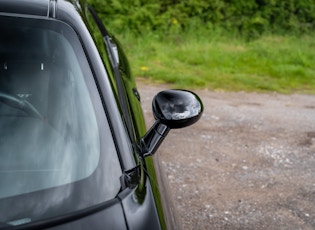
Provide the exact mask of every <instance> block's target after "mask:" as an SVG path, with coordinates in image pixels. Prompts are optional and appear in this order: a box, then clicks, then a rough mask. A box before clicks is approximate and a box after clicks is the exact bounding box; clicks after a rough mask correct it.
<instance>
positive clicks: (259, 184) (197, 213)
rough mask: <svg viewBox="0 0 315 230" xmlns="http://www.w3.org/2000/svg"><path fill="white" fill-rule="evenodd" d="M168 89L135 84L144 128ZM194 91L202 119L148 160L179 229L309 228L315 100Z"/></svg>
mask: <svg viewBox="0 0 315 230" xmlns="http://www.w3.org/2000/svg"><path fill="white" fill-rule="evenodd" d="M166 88H168V86H165V85H164V86H161V85H154V86H153V85H148V84H145V83H143V82H138V89H139V91H140V94H141V99H142V104H143V108H144V113H145V116H146V121H147V124H148V127H149V126H151V125H152V124H153V122H154V120H153V116H152V112H151V101H152V98H153V97H154V95H156V94H157V93H158V92H159V91H161V90H163V89H166ZM196 92H197V93H198V94H199V96H200V97H201V99H202V100H203V103H204V107H205V110H204V114H203V116H202V118H201V120H200V121H199V122H198V123H196V124H194V125H193V126H191V127H188V128H184V129H180V130H171V132H170V133H169V135H168V137H167V138H166V140H165V141H164V142H163V143H162V145H161V147H160V149H159V151H158V156H157V155H155V156H154V157H157V158H159V162H160V165H161V171H162V174H163V175H164V176H165V178H166V182H167V183H168V187H169V188H170V194H169V196H170V197H171V204H170V205H173V207H174V209H175V211H176V213H177V215H178V221H179V223H178V224H179V229H277V230H279V229H286V230H287V229H292V230H293V229H294V230H296V229H315V96H307V95H280V94H274V93H270V94H257V93H244V92H239V93H226V92H211V91H207V90H199V91H196Z"/></svg>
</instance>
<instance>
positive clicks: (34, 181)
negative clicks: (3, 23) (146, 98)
mask: <svg viewBox="0 0 315 230" xmlns="http://www.w3.org/2000/svg"><path fill="white" fill-rule="evenodd" d="M14 33H16V34H14ZM6 35H9V36H8V37H6ZM34 35H36V36H34ZM44 37H49V41H53V42H51V43H50V44H49V45H50V46H51V47H54V51H53V52H54V54H53V56H54V58H55V59H57V60H61V59H62V60H63V61H62V62H61V61H54V60H37V58H38V59H42V56H44V55H45V50H44V48H49V47H42V48H43V50H40V48H41V47H40V46H38V44H39V43H38V42H37V39H38V40H39V41H42V38H44ZM12 38H13V39H12ZM1 40H2V42H3V40H6V41H7V42H6V43H2V44H3V45H6V46H7V47H15V48H14V50H12V49H11V50H8V51H7V55H6V56H7V58H6V59H5V60H4V63H3V65H2V70H1V75H2V76H1V78H2V79H4V81H1V82H0V91H1V92H4V93H6V94H8V95H11V96H12V97H16V98H17V99H21V100H26V101H28V102H29V103H30V104H32V106H33V107H35V108H36V109H37V110H38V112H39V113H40V114H41V115H42V117H44V119H43V120H41V119H39V118H36V117H31V115H30V114H27V113H25V111H23V109H20V110H17V109H16V107H14V106H12V105H11V104H12V103H11V104H10V102H7V101H5V102H4V103H2V104H1V105H0V115H2V119H1V120H0V128H1V130H4V131H3V132H1V133H0V142H1V145H0V151H1V162H0V172H1V174H2V175H4V176H2V177H1V179H0V180H1V186H2V188H3V189H1V190H0V198H3V197H8V196H14V195H19V194H23V193H27V192H33V191H36V190H40V189H46V188H49V187H54V186H58V185H62V184H66V183H70V182H73V181H77V180H80V179H83V178H85V177H87V176H89V175H90V174H91V173H92V172H93V171H94V170H95V168H96V166H97V163H98V160H99V152H100V147H99V138H98V129H97V124H96V119H95V116H94V114H93V113H91V111H93V108H92V104H91V101H90V98H89V97H88V96H87V95H88V92H87V89H86V86H85V82H84V80H83V76H82V72H81V71H79V70H80V66H79V64H78V61H77V59H76V56H75V55H74V52H73V49H72V47H71V45H70V44H69V42H68V41H67V40H66V39H65V38H63V37H62V36H61V35H60V34H58V33H55V32H51V31H47V30H40V29H34V30H31V29H29V30H25V29H24V30H23V28H21V29H20V30H18V29H16V30H9V32H8V33H5V34H2V39H1ZM35 45H36V46H35ZM30 58H33V60H31V59H30ZM87 156H88V157H87ZM12 182H14V183H12Z"/></svg>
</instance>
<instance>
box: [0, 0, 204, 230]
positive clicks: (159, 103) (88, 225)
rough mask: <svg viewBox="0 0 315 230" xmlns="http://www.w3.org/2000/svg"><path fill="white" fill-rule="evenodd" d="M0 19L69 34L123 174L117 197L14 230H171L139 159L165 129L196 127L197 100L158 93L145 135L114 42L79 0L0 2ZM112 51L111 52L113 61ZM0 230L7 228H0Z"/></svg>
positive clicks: (147, 162) (146, 162)
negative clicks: (33, 21) (52, 26)
mask: <svg viewBox="0 0 315 230" xmlns="http://www.w3.org/2000/svg"><path fill="white" fill-rule="evenodd" d="M0 14H3V15H10V16H16V17H33V18H40V19H47V20H58V21H61V22H63V23H65V24H67V25H69V26H71V27H72V28H73V29H74V31H75V32H76V33H77V35H78V37H79V38H80V41H81V43H82V46H83V48H84V51H85V54H86V56H87V59H88V61H89V64H90V66H91V69H92V71H93V75H94V79H91V81H93V82H95V84H96V85H97V88H98V92H95V93H96V94H99V97H100V98H101V100H102V103H103V110H102V111H99V112H100V113H105V114H106V116H107V118H108V120H109V123H110V126H111V131H112V133H113V137H114V141H115V145H116V149H117V152H118V154H119V159H120V163H121V168H122V171H123V175H122V176H121V191H120V192H119V194H117V196H116V197H115V198H114V199H112V200H110V201H107V202H104V203H101V204H98V205H95V206H92V207H89V208H87V209H83V210H80V211H77V212H74V213H70V214H68V215H66V216H58V217H56V218H52V219H44V220H42V221H38V222H34V223H29V224H25V225H20V226H15V227H14V229H43V228H47V229H104V228H105V229H161V228H162V229H163V228H166V227H168V228H176V226H175V225H174V223H169V222H167V221H165V216H164V214H163V212H164V213H165V212H166V215H171V214H170V213H167V209H168V207H164V208H162V206H161V201H160V198H159V196H160V195H163V194H159V192H158V191H157V190H156V188H157V187H159V185H158V182H157V181H156V180H155V179H154V178H155V177H156V175H155V169H154V166H153V163H152V158H150V157H149V158H144V157H146V156H148V155H151V154H153V153H154V152H155V151H156V150H157V148H158V146H159V145H160V144H161V142H162V141H163V139H164V137H165V136H166V135H167V133H168V131H169V130H170V129H171V128H180V127H185V126H188V125H190V124H192V123H194V122H196V121H197V120H198V119H199V118H200V116H201V113H202V110H203V106H202V103H201V100H200V99H199V98H198V97H197V96H196V95H195V94H192V93H188V92H185V91H182V92H179V91H176V92H175V91H167V92H162V93H161V94H159V95H157V96H156V97H155V99H154V101H153V110H154V114H155V117H156V119H157V122H156V124H155V125H154V126H153V127H152V128H151V129H150V130H149V131H148V132H147V133H146V127H145V122H144V117H143V113H142V110H141V103H140V96H139V93H138V91H137V88H136V84H135V81H134V78H132V76H131V74H130V68H129V64H128V61H127V58H126V56H125V54H124V52H123V50H122V48H121V45H120V44H119V42H118V41H117V40H116V39H115V37H114V36H113V35H111V34H110V33H109V32H108V31H107V30H106V28H105V27H104V25H103V24H102V23H101V22H100V20H99V19H98V17H97V15H96V14H95V13H94V11H93V9H91V8H90V6H89V5H88V4H87V2H86V1H85V0H78V1H76V0H58V1H56V0H2V1H0ZM104 41H105V42H104ZM106 41H107V42H106ZM111 42H112V43H113V44H114V46H112V45H111V44H110V43H111ZM113 47H116V48H117V51H118V57H116V56H115V55H117V54H115V53H114V50H113ZM113 57H114V59H113ZM115 61H116V63H115ZM164 104H165V105H166V107H164V106H163V105H164ZM173 107H174V108H176V112H175V113H171V115H170V117H169V114H168V112H170V111H171V108H173ZM191 107H193V108H191ZM185 111H186V112H188V111H190V112H189V115H188V116H187V115H184V116H181V114H182V113H183V112H185ZM145 172H147V173H148V174H147V173H145ZM152 188H155V189H152ZM0 189H1V188H0ZM95 190H97V188H95ZM90 195H93V191H91V194H90ZM0 215H1V214H0ZM168 219H173V218H168ZM0 229H11V227H10V226H8V225H6V224H4V223H3V224H2V223H1V224H0Z"/></svg>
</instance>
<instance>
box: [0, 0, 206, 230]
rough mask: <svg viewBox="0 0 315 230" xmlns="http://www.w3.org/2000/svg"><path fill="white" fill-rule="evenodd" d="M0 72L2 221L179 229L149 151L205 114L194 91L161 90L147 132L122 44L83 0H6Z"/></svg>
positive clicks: (5, 224)
mask: <svg viewBox="0 0 315 230" xmlns="http://www.w3.org/2000/svg"><path fill="white" fill-rule="evenodd" d="M0 78H1V80H0V127H1V133H0V229H161V228H162V229H164V228H166V227H167V225H169V226H168V227H169V228H174V226H172V224H171V221H169V220H172V218H171V217H170V216H169V215H171V212H169V211H168V207H167V205H164V207H163V205H161V204H162V202H161V200H163V199H164V194H161V193H160V192H159V189H158V188H159V186H158V179H157V178H158V177H157V176H156V173H155V170H154V164H153V158H152V157H151V155H152V154H154V153H155V151H156V150H157V148H158V147H159V145H160V143H161V142H162V141H163V139H164V137H165V136H166V135H167V133H168V132H169V130H170V129H173V128H182V127H185V126H188V125H190V124H193V123H194V122H196V121H197V120H198V119H199V118H200V116H201V114H202V111H203V105H202V102H201V100H200V99H199V98H198V96H197V95H195V94H194V93H192V92H189V91H182V90H166V91H163V92H160V93H158V94H157V95H156V96H155V98H154V99H153V103H152V107H153V114H154V116H155V118H156V123H155V124H154V125H153V127H152V128H151V129H149V131H146V127H145V123H144V117H143V114H142V110H141V104H140V96H139V93H138V91H137V88H136V84H135V81H134V79H133V78H132V77H131V74H130V70H129V67H128V62H127V59H126V57H125V55H124V53H123V51H122V50H121V46H120V45H119V43H118V41H117V40H116V39H115V37H113V36H112V35H111V34H110V33H109V32H108V31H107V30H106V28H105V27H104V25H103V23H102V22H101V21H100V19H99V18H98V16H97V15H96V13H95V12H94V10H93V9H92V8H91V7H90V6H89V5H88V4H87V3H86V2H85V1H84V0H58V1H57V0H1V1H0ZM164 203H165V202H164Z"/></svg>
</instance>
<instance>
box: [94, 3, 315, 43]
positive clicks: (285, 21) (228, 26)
mask: <svg viewBox="0 0 315 230" xmlns="http://www.w3.org/2000/svg"><path fill="white" fill-rule="evenodd" d="M90 2H91V4H92V5H94V6H95V8H96V9H97V11H98V13H99V14H100V15H101V17H102V19H103V20H105V21H107V23H106V24H107V25H109V26H110V27H111V29H112V30H114V31H115V32H116V33H117V32H118V33H119V32H120V31H126V30H127V31H131V32H132V33H133V34H136V35H139V34H146V33H148V32H150V31H157V32H160V33H161V34H164V33H176V32H182V31H185V30H187V29H191V27H193V26H196V22H198V25H199V26H201V27H206V28H214V27H220V28H223V29H224V30H226V31H228V32H233V33H237V34H240V35H242V36H247V37H249V38H251V37H257V36H259V35H261V34H264V33H276V34H288V33H290V34H292V33H293V34H298V35H299V34H303V33H309V32H311V31H314V29H315V1H314V0H285V1H283V0H211V1H209V0H134V1H122V0H108V1H104V0H90Z"/></svg>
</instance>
